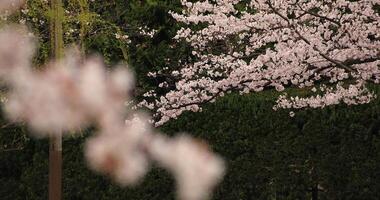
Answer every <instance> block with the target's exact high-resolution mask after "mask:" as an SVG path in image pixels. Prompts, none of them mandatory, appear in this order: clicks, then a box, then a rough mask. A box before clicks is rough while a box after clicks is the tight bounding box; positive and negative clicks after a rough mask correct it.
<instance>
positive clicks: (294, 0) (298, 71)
mask: <svg viewBox="0 0 380 200" xmlns="http://www.w3.org/2000/svg"><path fill="white" fill-rule="evenodd" d="M181 2H182V5H183V6H184V10H183V12H182V13H174V12H171V15H172V16H173V18H174V19H175V20H176V21H178V22H179V23H181V24H183V27H182V28H181V29H179V30H178V32H177V35H176V36H175V39H177V40H183V41H186V42H188V43H189V44H190V45H191V47H192V48H193V53H192V57H195V58H196V59H195V61H193V60H194V59H189V60H190V62H187V63H184V64H183V66H182V67H181V68H180V69H179V70H177V69H176V71H172V72H171V73H168V74H171V75H172V76H173V77H175V79H174V80H176V81H175V83H173V84H172V85H171V86H170V88H174V89H173V90H170V91H168V92H167V93H164V94H162V95H157V97H156V98H147V99H146V100H145V101H143V102H142V103H141V104H140V106H146V107H148V108H153V111H154V113H155V118H156V119H157V120H156V125H157V126H159V125H161V124H163V123H165V122H166V121H168V120H169V119H172V118H176V117H178V116H179V115H180V114H181V113H183V112H184V111H188V110H191V111H200V110H201V109H200V105H201V104H203V103H207V102H212V101H214V100H215V99H216V98H217V97H219V96H223V95H224V94H225V93H227V92H231V91H239V92H240V93H249V92H260V91H262V90H264V89H266V88H274V89H276V90H277V91H283V90H284V89H285V88H286V87H289V86H296V87H300V88H312V86H314V85H318V84H320V83H328V84H329V85H330V86H331V87H338V85H345V84H342V83H348V82H355V81H359V82H362V83H363V85H365V83H368V82H373V83H379V80H380V70H379V66H380V15H379V11H378V10H376V6H379V5H380V4H379V2H378V1H377V0H365V1H348V0H337V1H319V0H289V1H282V0H280V1H277V0H276V1H273V0H251V1H243V0H206V1H204V0H200V1H195V2H194V1H191V2H190V1H187V0H181ZM339 87H340V86H339ZM342 87H343V86H342ZM344 87H345V88H351V87H355V85H350V84H349V85H345V86H344ZM363 87H365V86H363ZM348 90H349V89H348ZM160 91H161V90H160ZM161 93H162V91H161V92H160V94H161ZM357 94H358V95H360V94H362V93H357ZM337 95H343V93H337ZM340 98H341V99H344V98H345V97H340ZM370 99H372V98H370ZM311 101H313V102H314V101H319V103H316V104H313V105H321V106H320V107H322V105H329V103H328V102H324V101H326V98H316V99H312V100H311ZM279 102H282V101H279ZM366 102H368V101H357V103H366ZM340 103H347V101H340ZM278 107H282V106H278Z"/></svg>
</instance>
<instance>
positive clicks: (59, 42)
mask: <svg viewBox="0 0 380 200" xmlns="http://www.w3.org/2000/svg"><path fill="white" fill-rule="evenodd" d="M50 6H51V13H50V15H51V20H50V39H51V41H50V48H51V57H52V58H53V59H55V60H59V59H60V58H62V56H63V30H62V21H63V7H62V0H50ZM57 131H58V134H56V135H55V134H54V136H51V137H50V140H49V200H61V199H62V135H61V131H60V130H57Z"/></svg>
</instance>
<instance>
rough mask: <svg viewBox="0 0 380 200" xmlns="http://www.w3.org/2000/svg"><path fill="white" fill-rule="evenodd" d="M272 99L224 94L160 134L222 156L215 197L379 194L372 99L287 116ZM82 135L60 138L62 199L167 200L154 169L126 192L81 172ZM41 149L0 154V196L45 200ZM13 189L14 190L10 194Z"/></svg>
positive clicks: (377, 116) (167, 184) (169, 189)
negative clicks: (184, 138) (223, 169)
mask: <svg viewBox="0 0 380 200" xmlns="http://www.w3.org/2000/svg"><path fill="white" fill-rule="evenodd" d="M375 89H376V88H375ZM294 92H295V91H292V90H291V91H289V93H290V94H292V93H294ZM274 96H275V93H274V92H272V91H267V92H264V93H262V94H251V95H245V96H240V95H237V94H231V95H229V96H227V97H225V98H222V99H219V100H218V101H217V102H216V103H214V104H209V105H206V106H205V109H204V111H203V112H201V113H190V112H189V113H185V114H184V115H182V116H181V117H180V118H179V119H177V120H175V121H171V122H169V123H168V124H166V125H165V126H163V127H162V128H161V131H162V132H164V133H167V134H169V135H174V134H176V133H178V132H188V133H191V134H192V135H193V136H195V137H197V138H200V139H204V140H206V141H207V142H209V144H210V146H211V148H212V149H213V150H214V151H216V152H218V153H219V154H220V155H222V156H223V157H224V158H225V160H226V162H227V166H228V171H227V174H226V176H225V178H224V180H223V182H222V184H221V185H220V186H219V187H218V188H217V189H216V191H215V193H214V199H223V200H229V199H231V200H235V199H310V197H311V191H312V189H313V187H315V186H316V185H319V190H320V191H319V197H320V199H376V197H378V196H380V193H379V191H380V183H379V182H378V181H377V180H379V179H380V173H379V166H380V137H379V128H380V125H379V124H380V123H379V122H380V110H379V106H378V105H379V100H376V102H373V103H371V104H368V105H360V106H335V107H328V108H324V109H317V110H303V111H298V112H296V116H295V117H294V118H291V117H289V114H288V111H284V110H282V111H277V112H274V111H273V110H272V105H273V103H274V100H275V97H274ZM3 131H4V130H3ZM1 135H4V133H1ZM89 135H91V133H90V132H88V133H84V136H83V137H80V138H68V139H66V140H65V141H64V144H63V146H64V152H63V155H64V162H63V163H64V165H63V168H64V173H63V174H64V176H63V177H64V179H63V187H64V199H139V200H143V199H147V200H148V199H149V200H155V199H157V200H162V199H174V197H175V194H174V192H173V191H174V187H173V186H174V185H173V184H174V182H173V180H172V178H171V176H170V175H169V174H167V173H166V172H165V171H163V170H161V169H156V168H154V170H153V171H152V172H151V173H149V174H148V176H147V177H146V179H145V180H144V181H143V182H142V183H141V184H140V185H139V186H136V187H135V188H129V189H125V188H120V187H118V186H116V185H114V184H113V183H112V181H110V180H108V179H107V178H104V177H102V176H99V175H96V174H94V173H93V172H91V171H90V170H89V169H87V167H86V163H85V161H84V159H83V146H84V140H85V138H86V137H88V136H89ZM47 150H48V147H47V141H38V140H27V142H26V146H25V149H24V150H23V151H20V152H15V153H0V163H2V164H1V167H2V170H0V173H1V174H0V177H2V183H7V184H6V187H1V188H0V194H1V195H2V197H6V198H3V199H23V197H25V196H28V197H30V198H29V199H46V195H47V194H46V184H47V183H46V180H47V157H48V155H47ZM185 161H186V158H184V162H185ZM36 183H38V184H36ZM15 188H16V189H17V191H18V193H12V194H9V192H10V191H12V190H15Z"/></svg>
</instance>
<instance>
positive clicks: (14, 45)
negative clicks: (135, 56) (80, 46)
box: [0, 1, 224, 200]
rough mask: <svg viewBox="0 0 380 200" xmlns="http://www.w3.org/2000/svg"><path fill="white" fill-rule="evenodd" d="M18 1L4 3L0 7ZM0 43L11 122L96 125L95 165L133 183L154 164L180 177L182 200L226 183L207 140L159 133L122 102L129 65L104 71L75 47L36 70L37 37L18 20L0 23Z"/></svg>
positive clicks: (39, 128)
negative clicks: (0, 24) (6, 23)
mask: <svg viewBox="0 0 380 200" xmlns="http://www.w3.org/2000/svg"><path fill="white" fill-rule="evenodd" d="M7 3H8V4H7ZM15 6H17V5H16V4H14V2H13V1H2V2H1V4H0V11H2V10H4V9H10V8H13V7H15ZM0 44H1V45H0V79H1V80H2V82H1V83H2V84H4V86H5V87H7V88H8V89H9V91H8V92H7V95H6V100H5V103H4V104H5V105H4V107H5V111H6V113H7V115H8V117H9V119H10V120H12V121H14V122H26V123H27V124H28V125H29V127H30V128H31V129H32V130H33V131H34V133H35V136H36V137H52V136H55V135H56V134H59V136H60V134H61V133H62V134H64V135H67V134H69V133H70V134H72V133H73V132H75V131H78V130H80V129H82V128H84V127H88V126H90V125H91V126H94V127H96V130H97V133H96V134H95V135H94V136H93V137H92V138H90V139H89V140H88V141H87V142H86V146H85V157H86V159H87V161H88V164H89V167H90V168H92V169H94V170H95V171H97V172H99V173H102V174H106V175H109V176H111V177H112V178H113V179H114V180H115V181H116V182H117V183H119V184H120V185H122V186H129V185H135V184H137V183H139V181H140V180H141V179H142V177H143V176H144V175H145V174H146V173H147V171H148V169H149V167H150V166H151V164H152V163H154V162H155V163H157V164H158V165H160V166H162V167H164V168H166V169H168V170H169V171H171V172H172V174H173V175H174V176H175V179H176V180H177V189H178V198H179V199H182V200H202V199H206V198H207V197H209V196H210V193H211V191H212V189H213V187H214V186H215V185H216V184H217V183H218V182H219V181H220V180H221V177H222V176H223V174H224V162H223V161H222V159H221V158H220V157H219V156H218V155H215V154H213V153H212V152H211V151H210V150H209V148H208V146H207V145H205V144H204V143H203V142H200V141H198V140H196V139H193V138H190V137H189V136H186V135H180V136H177V137H175V138H169V137H167V136H164V135H162V134H159V133H157V131H155V130H154V129H153V128H152V127H150V124H149V123H148V117H146V116H145V115H144V114H141V113H138V112H135V111H132V110H130V109H128V108H127V107H126V106H125V102H126V101H129V100H130V97H129V95H128V94H129V93H130V91H131V89H132V88H133V86H134V85H133V82H134V81H133V76H132V74H131V73H130V72H129V71H128V70H127V67H125V66H119V67H117V68H116V69H114V70H111V71H107V70H106V68H105V67H104V66H103V63H102V60H101V58H99V57H92V58H89V59H85V58H82V57H80V53H79V51H75V50H72V51H68V52H67V53H66V56H65V57H64V58H62V59H57V60H56V61H54V62H51V63H49V64H48V65H47V66H46V67H45V69H43V70H33V69H32V66H31V65H32V62H31V60H32V56H33V53H34V39H33V36H32V35H30V34H28V30H27V29H26V28H25V27H24V26H20V25H7V26H3V27H1V29H0Z"/></svg>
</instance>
